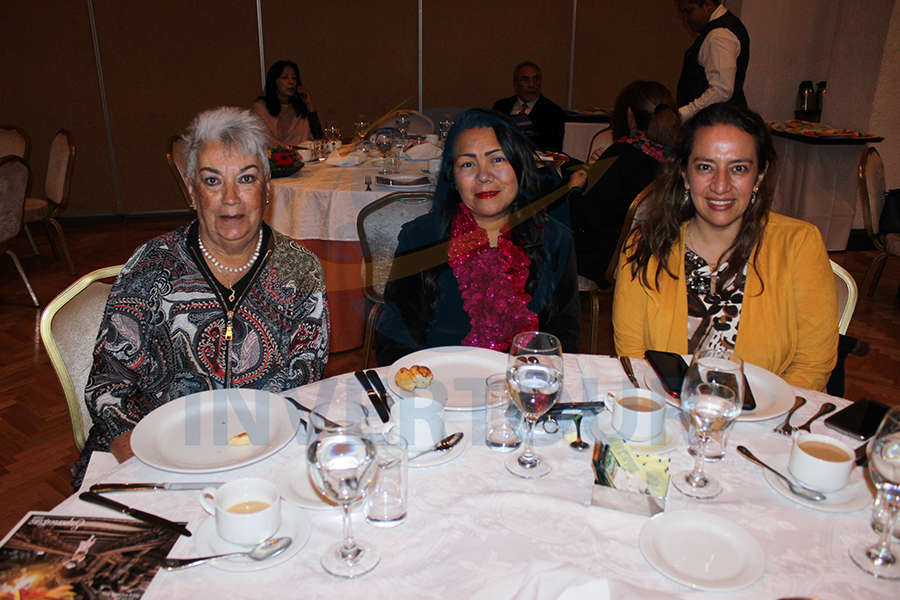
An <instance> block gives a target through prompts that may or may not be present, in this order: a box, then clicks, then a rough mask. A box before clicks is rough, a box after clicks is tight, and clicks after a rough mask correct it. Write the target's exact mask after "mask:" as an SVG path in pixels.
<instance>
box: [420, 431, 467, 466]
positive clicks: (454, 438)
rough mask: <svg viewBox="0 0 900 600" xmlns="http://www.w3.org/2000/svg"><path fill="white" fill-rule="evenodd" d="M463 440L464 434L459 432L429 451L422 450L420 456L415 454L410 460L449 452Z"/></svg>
mask: <svg viewBox="0 0 900 600" xmlns="http://www.w3.org/2000/svg"><path fill="white" fill-rule="evenodd" d="M462 438H463V434H462V432H461V431H457V432H456V433H451V434H450V435H448V436H447V437H445V438H444V439H442V440H441V441H439V442H438V443H437V444H435V445H434V446H432V447H431V448H428V449H427V450H422V451H421V452H419V453H418V454H413V455H412V456H410V457H409V460H415V459H417V458H419V457H420V456H422V455H424V454H428V453H429V452H443V451H445V450H449V449H450V448H452V447H453V446H455V445H457V444H458V443H459V441H460V440H461V439H462Z"/></svg>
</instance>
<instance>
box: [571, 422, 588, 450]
mask: <svg viewBox="0 0 900 600" xmlns="http://www.w3.org/2000/svg"><path fill="white" fill-rule="evenodd" d="M583 418H584V415H575V416H574V417H572V420H573V421H575V441H574V442H572V443H570V444H569V446H571V447H572V448H575V449H576V450H578V451H579V452H582V451H583V450H587V449H588V448H590V446H589V445H588V443H587V442H585V441H584V440H583V439H581V419H583Z"/></svg>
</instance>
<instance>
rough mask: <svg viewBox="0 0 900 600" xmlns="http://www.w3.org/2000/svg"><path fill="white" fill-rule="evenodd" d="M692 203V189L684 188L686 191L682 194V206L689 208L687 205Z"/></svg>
mask: <svg viewBox="0 0 900 600" xmlns="http://www.w3.org/2000/svg"><path fill="white" fill-rule="evenodd" d="M690 203H691V190H689V189H687V188H684V192H682V194H681V208H687V205H688V204H690Z"/></svg>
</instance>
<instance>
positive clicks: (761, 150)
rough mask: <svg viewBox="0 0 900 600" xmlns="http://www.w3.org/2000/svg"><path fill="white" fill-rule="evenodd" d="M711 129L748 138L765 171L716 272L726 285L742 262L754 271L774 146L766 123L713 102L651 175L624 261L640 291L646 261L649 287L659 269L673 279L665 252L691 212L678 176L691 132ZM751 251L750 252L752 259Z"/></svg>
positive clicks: (767, 201)
mask: <svg viewBox="0 0 900 600" xmlns="http://www.w3.org/2000/svg"><path fill="white" fill-rule="evenodd" d="M714 125H732V126H734V127H737V128H738V129H740V130H741V131H743V132H745V133H747V134H749V135H750V136H751V137H753V141H754V144H755V146H756V164H757V166H758V168H759V172H760V173H763V172H765V173H767V176H766V177H764V178H763V180H762V183H760V184H759V192H758V194H757V197H756V201H755V202H752V203H751V204H750V206H748V207H747V210H746V212H744V216H743V218H742V220H741V227H740V230H739V231H738V234H737V237H736V238H735V240H734V242H733V243H732V244H731V246H729V247H728V249H727V250H726V251H725V252H726V253H728V252H729V251H730V252H731V255H730V257H729V259H728V268H727V269H726V270H725V272H724V273H723V274H722V280H723V281H728V280H729V279H731V277H732V276H733V275H735V274H736V273H738V272H740V271H742V270H743V268H744V265H745V264H747V262H748V261H751V262H752V264H753V268H754V269H756V254H755V253H753V248H754V247H757V248H758V246H759V243H760V241H761V240H762V236H763V231H764V230H765V227H766V222H767V219H768V213H769V209H770V208H771V206H772V194H771V191H770V188H769V184H768V182H770V181H774V179H773V175H774V167H775V148H774V147H773V145H772V136H771V135H770V134H769V128H768V126H767V125H766V122H765V121H763V119H762V117H760V116H759V115H758V114H756V113H755V112H753V111H751V110H749V109H746V108H743V107H740V106H737V105H735V104H731V103H722V104H713V105H711V106H708V107H706V108H704V109H703V110H701V111H700V112H698V113H697V114H696V115H694V118H693V119H691V120H690V121H688V122H687V123H686V124H685V126H684V127H683V128H682V131H681V138H680V139H679V141H678V146H677V147H676V149H675V154H674V155H673V156H671V157H670V158H669V159H668V160H667V161H666V163H665V165H664V166H663V168H662V169H661V170H660V173H659V175H658V176H657V177H656V181H655V182H654V184H653V193H652V194H651V195H650V197H648V198H647V199H646V200H645V202H649V204H648V207H647V209H646V212H645V213H644V214H645V216H644V217H643V218H642V219H641V221H640V224H639V228H638V231H637V232H636V233H635V234H634V235H633V236H632V237H631V239H630V240H629V242H628V245H627V246H626V248H625V254H626V261H627V262H628V263H630V264H631V277H632V278H634V277H637V276H640V278H641V282H642V283H643V285H644V286H645V287H650V276H649V274H648V272H647V271H648V267H649V263H650V258H651V257H654V258H656V260H657V267H656V273H655V274H654V275H653V276H654V278H655V281H654V284H653V287H655V288H657V289H659V277H660V274H661V273H662V272H663V271H665V272H666V273H667V274H668V275H669V276H671V277H672V278H674V279H677V278H678V275H677V274H676V273H673V272H672V271H671V270H669V264H668V263H669V254H670V253H671V251H672V247H673V246H675V245H676V244H677V243H678V240H679V238H680V237H681V225H682V223H684V222H685V221H687V220H688V219H690V218H692V217H693V216H694V215H695V214H696V212H697V211H696V210H695V209H694V204H693V203H692V202H690V201H688V202H684V201H683V197H684V190H685V188H684V180H683V178H682V173H684V172H685V170H686V169H687V167H688V160H689V159H690V156H691V152H692V150H693V147H694V138H695V137H696V135H697V131H699V130H700V129H702V128H704V127H712V126H714ZM751 253H753V258H752V260H751V256H750V255H751ZM758 273H759V271H757V274H758Z"/></svg>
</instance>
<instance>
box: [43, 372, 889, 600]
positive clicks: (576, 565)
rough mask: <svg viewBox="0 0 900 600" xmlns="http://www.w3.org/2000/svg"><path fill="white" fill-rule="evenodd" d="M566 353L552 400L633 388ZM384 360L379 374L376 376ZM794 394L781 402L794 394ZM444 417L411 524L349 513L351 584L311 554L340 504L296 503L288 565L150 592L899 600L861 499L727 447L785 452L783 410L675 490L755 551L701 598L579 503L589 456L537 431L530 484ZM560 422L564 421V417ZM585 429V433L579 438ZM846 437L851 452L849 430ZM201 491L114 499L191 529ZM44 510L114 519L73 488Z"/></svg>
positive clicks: (586, 485) (298, 457) (314, 394)
mask: <svg viewBox="0 0 900 600" xmlns="http://www.w3.org/2000/svg"><path fill="white" fill-rule="evenodd" d="M564 359H565V369H564V370H565V392H564V395H563V397H562V398H561V401H574V402H577V401H582V400H595V399H598V398H599V397H601V396H603V395H605V393H606V392H607V391H616V390H620V389H623V388H625V387H628V385H629V384H628V383H627V380H626V377H625V374H624V373H623V372H622V369H621V367H620V366H619V363H618V361H617V360H615V359H614V358H611V357H603V356H596V355H565V357H564ZM388 369H389V368H381V369H379V373H381V375H382V377H385V375H386V374H387V373H388ZM635 370H636V371H637V377H638V379H639V380H642V381H643V380H645V378H646V377H647V374H648V370H649V367H648V366H647V365H646V364H645V363H644V362H643V361H635ZM791 391H792V392H796V393H802V394H803V395H804V396H805V397H806V398H807V400H808V402H807V404H806V405H805V406H804V407H803V408H801V409H800V410H799V411H798V413H797V414H795V415H794V423H799V422H801V419H804V420H805V419H806V418H807V417H809V416H810V415H812V413H814V412H815V410H816V409H817V408H818V406H819V405H820V404H821V403H822V402H824V401H826V400H831V401H833V402H835V403H837V404H838V405H839V406H843V405H846V404H847V401H846V400H844V399H839V398H832V397H829V396H827V395H825V394H822V393H819V392H814V391H810V390H802V389H800V388H796V389H792V390H791ZM288 395H289V396H291V397H293V398H294V399H296V400H298V401H300V402H301V403H303V404H304V405H306V406H312V405H314V404H316V403H317V402H334V401H338V402H342V401H349V402H355V401H359V402H363V403H368V400H367V399H366V396H365V394H364V393H363V390H362V388H361V387H360V386H359V384H358V383H357V381H356V380H355V379H354V378H353V376H352V374H349V373H348V374H344V375H339V376H336V377H332V378H329V379H325V380H323V381H320V382H318V383H315V384H312V385H308V386H304V387H301V388H297V389H294V390H291V391H290V392H288ZM792 400H793V398H792V397H791V398H789V399H788V403H792ZM782 401H783V399H782ZM668 410H669V413H670V414H669V418H670V419H677V413H676V411H675V409H674V408H672V407H669V409H668ZM446 415H447V422H448V424H449V425H450V426H454V427H458V428H459V429H460V430H462V431H464V432H465V434H466V437H465V438H464V442H463V444H465V447H464V451H463V452H462V453H461V455H459V456H458V457H457V458H455V459H454V460H451V461H448V462H446V463H444V464H442V465H439V466H432V467H429V468H416V469H410V473H409V512H408V517H407V520H406V522H405V523H403V524H402V525H400V526H397V527H394V528H388V529H383V528H375V527H372V526H370V525H368V524H366V523H365V522H364V521H363V519H362V517H361V515H360V513H358V512H357V513H354V516H353V531H354V535H356V536H357V537H359V538H364V539H365V540H367V541H368V542H370V543H371V544H372V545H373V546H374V547H375V548H376V549H377V551H378V552H379V553H380V554H381V563H380V564H379V565H378V566H377V567H376V568H375V570H374V571H372V572H370V573H368V574H366V575H364V576H362V577H360V578H359V579H355V580H341V579H337V578H335V577H332V576H330V575H328V574H326V573H325V572H323V570H322V568H321V567H320V565H319V558H320V557H321V556H322V554H323V553H324V552H325V549H326V547H328V546H329V545H331V544H333V543H334V542H336V541H337V540H338V539H340V536H341V519H340V515H339V511H338V509H337V508H333V509H330V510H316V511H312V510H305V511H304V512H305V513H306V515H307V516H308V517H309V519H310V520H311V522H312V533H311V536H310V538H309V540H308V542H307V543H306V545H305V546H304V547H303V548H302V549H301V550H300V552H299V553H298V554H297V555H296V556H294V557H292V558H291V559H290V560H288V561H286V562H285V563H284V564H281V565H278V566H273V567H271V568H269V569H266V570H263V571H258V572H255V573H232V572H225V571H222V570H219V569H217V568H216V567H215V566H212V565H204V566H200V567H197V568H194V569H191V570H187V571H180V572H164V571H160V572H159V573H158V574H157V575H156V576H155V578H154V579H153V581H152V582H151V584H150V586H149V588H148V590H147V592H146V597H147V598H170V597H179V598H186V597H190V598H193V599H195V600H201V599H205V598H215V599H219V598H222V597H225V596H227V597H242V598H262V597H281V596H291V597H304V598H331V597H338V596H339V597H343V598H367V599H374V598H477V597H481V598H512V597H525V598H547V597H558V595H559V594H561V593H562V592H563V591H565V590H568V591H569V592H571V593H572V594H573V595H571V596H569V597H573V598H581V597H585V595H584V592H586V591H588V590H590V592H591V593H590V595H589V596H588V597H591V598H595V599H597V598H625V599H632V598H634V599H647V598H694V597H698V598H699V597H706V598H708V597H716V598H748V599H749V598H753V599H758V598H773V599H774V598H781V597H796V596H809V597H817V598H820V599H823V600H826V599H847V598H897V597H898V596H897V594H898V590H900V585H898V583H897V582H890V581H883V580H878V579H875V578H873V577H871V576H869V575H867V574H865V573H863V572H862V571H861V570H859V569H858V568H857V567H856V566H854V565H853V564H852V563H851V561H850V558H849V557H848V554H847V552H848V548H850V547H851V546H853V545H855V544H858V543H861V542H873V541H874V540H875V539H876V536H875V534H874V533H873V531H872V530H871V529H870V527H869V519H870V515H871V502H870V501H866V502H865V503H864V505H863V506H862V507H861V508H859V509H858V510H855V511H854V512H848V513H830V512H822V511H819V510H813V509H810V508H807V507H805V506H802V505H800V504H798V503H796V502H794V501H792V500H789V499H787V498H785V497H784V496H782V495H781V494H779V493H777V492H776V491H775V490H774V489H773V488H772V487H771V486H770V485H769V484H768V483H767V482H766V480H765V478H764V477H763V473H762V471H761V470H760V469H759V468H758V467H757V466H755V465H753V464H751V463H750V462H748V461H747V460H745V459H744V458H743V457H741V456H739V455H738V453H737V452H735V451H734V447H736V446H737V444H744V445H747V446H748V447H750V448H751V449H752V450H753V451H754V452H755V453H756V454H757V455H758V456H760V457H761V458H763V459H764V460H769V461H772V462H773V463H777V462H778V461H779V460H781V461H784V460H786V455H787V453H788V451H789V448H790V444H791V441H790V439H789V438H786V437H784V436H781V435H779V434H776V433H774V432H773V431H772V429H773V427H774V426H775V425H776V424H777V423H779V422H780V418H778V419H775V418H773V419H769V420H765V421H758V422H738V423H736V425H735V427H734V429H733V431H732V432H731V434H730V439H729V443H728V453H727V456H726V458H725V460H724V461H723V462H720V463H711V464H708V465H707V470H708V472H709V473H710V474H711V475H713V476H714V477H716V478H717V479H719V480H720V481H721V482H722V484H723V486H724V492H723V493H722V495H721V496H719V497H718V498H716V499H714V500H710V501H697V500H692V499H689V498H687V497H685V496H683V495H681V494H680V493H679V492H678V491H676V490H674V489H672V487H671V486H670V487H669V493H668V500H667V506H666V512H665V514H666V515H670V514H672V513H676V512H677V511H700V512H701V513H707V514H709V515H717V516H719V517H722V518H724V519H727V520H728V521H729V522H731V523H734V524H736V525H738V526H740V527H742V528H743V529H745V530H746V531H747V532H749V534H750V535H752V536H753V538H755V539H756V541H757V542H758V543H759V544H760V545H761V546H762V549H763V551H764V561H765V565H764V573H763V575H762V576H761V577H760V578H759V579H758V580H756V581H755V582H754V583H752V584H750V585H749V586H748V587H746V588H744V589H740V590H737V591H732V592H727V593H726V592H716V593H715V594H714V595H710V594H709V593H708V592H701V591H697V590H694V589H691V588H689V587H687V586H685V585H682V584H680V583H676V582H675V581H673V580H671V579H669V578H667V577H666V576H664V575H663V574H661V573H660V572H658V571H657V570H656V569H654V568H653V567H651V565H650V564H648V562H647V561H646V560H645V559H644V557H643V556H642V553H641V550H640V549H639V536H640V533H641V529H642V527H644V525H645V524H646V523H647V522H648V518H647V517H644V516H638V515H633V514H628V513H624V512H618V511H614V510H609V509H606V508H601V507H597V506H591V505H589V498H590V496H591V489H592V483H593V474H592V471H591V467H590V464H591V463H590V453H578V452H576V451H574V450H572V449H571V448H570V447H569V444H568V441H566V440H564V439H562V434H561V433H557V434H555V435H548V434H540V435H537V436H536V445H537V449H538V452H539V453H540V454H541V455H542V456H543V457H544V458H545V459H546V460H548V461H549V462H550V463H551V464H552V467H553V471H552V472H551V473H550V475H549V476H548V477H546V478H544V479H540V480H533V481H529V480H524V479H519V478H517V477H514V476H513V475H511V474H510V473H508V472H507V471H506V469H505V468H504V461H505V460H506V458H507V457H508V456H509V455H508V454H504V453H498V452H496V451H493V450H490V449H489V448H487V447H486V446H485V445H484V443H483V439H484V429H483V428H484V423H483V420H484V413H483V411H473V412H454V413H450V412H448V413H446ZM601 415H602V413H601ZM567 425H568V427H569V428H571V422H568V423H567ZM591 428H592V426H591V424H590V423H589V419H585V422H584V430H585V432H586V433H587V432H589V431H590V430H591ZM813 431H814V432H815V431H819V432H830V430H827V429H825V428H824V427H823V426H822V424H821V421H818V422H816V423H815V424H814V425H813ZM830 434H831V435H835V436H837V437H841V436H839V435H838V434H834V433H830ZM587 437H588V440H590V439H591V436H590V434H589V433H587ZM304 438H305V435H304V433H303V430H302V428H300V431H299V433H298V435H297V437H296V438H295V440H294V441H292V442H290V443H289V444H288V445H287V446H286V447H284V448H283V449H282V450H281V451H279V452H278V453H276V454H274V455H272V456H270V457H269V458H266V459H265V460H262V461H260V462H258V463H255V464H252V465H249V466H245V467H242V468H239V469H235V470H231V471H225V472H220V473H209V474H204V475H199V476H198V475H183V474H176V473H170V472H166V471H161V470H158V469H155V468H152V467H149V466H147V465H145V464H144V463H142V462H141V461H140V460H138V459H137V458H132V459H130V460H128V461H126V462H124V463H122V464H120V465H118V466H116V467H115V468H114V469H112V470H111V471H109V472H107V473H102V474H101V475H99V477H97V476H94V477H92V479H91V480H87V481H86V482H85V484H84V485H85V486H88V485H90V484H91V483H92V482H93V481H96V480H97V479H102V480H103V481H121V482H124V481H187V480H193V481H196V480H198V479H200V480H206V481H216V480H231V479H236V478H239V477H246V476H259V477H265V478H269V479H271V480H273V481H276V482H284V481H286V480H289V479H290V478H291V477H292V476H294V475H295V474H296V473H297V472H298V471H299V470H300V469H299V466H298V465H300V464H301V463H302V461H305V460H306V459H305V456H304V444H305V439H304ZM843 441H844V442H845V443H847V444H848V445H851V447H852V446H854V445H855V444H854V442H853V441H851V440H850V439H849V438H843ZM682 442H683V439H682ZM667 456H669V457H671V461H672V470H673V471H675V470H678V469H683V468H688V467H689V466H690V464H691V462H692V459H690V457H689V456H688V454H687V452H686V448H685V446H684V444H683V443H682V444H680V445H679V447H678V448H676V449H674V450H672V451H671V452H670V453H668V454H667ZM199 494H200V492H196V491H195V492H170V491H156V492H129V493H127V494H124V493H119V494H113V495H111V496H112V497H115V498H117V499H119V500H121V501H124V502H127V503H129V504H131V505H132V506H136V507H138V508H141V509H143V510H148V511H151V512H155V513H157V514H161V515H163V516H165V517H167V518H170V519H176V520H184V521H187V522H188V527H189V528H190V529H191V530H192V531H195V532H196V531H197V530H198V528H199V527H200V526H201V524H202V523H203V522H204V521H205V520H206V519H207V518H208V517H207V515H206V514H205V513H204V512H203V510H202V509H201V507H200V503H199ZM52 512H53V513H55V514H57V515H82V516H113V513H110V512H109V511H107V510H104V509H103V508H100V507H96V506H94V505H89V504H86V503H84V502H81V501H80V500H78V499H77V497H76V496H72V497H70V498H68V499H67V500H65V501H63V502H62V503H61V504H59V505H58V506H56V507H55V508H54V509H53V511H52ZM197 538H198V536H196V535H195V536H193V537H192V538H186V537H182V538H180V539H179V541H177V542H176V545H175V547H174V548H173V550H172V551H171V552H170V556H194V555H197V554H198V552H200V548H198V539H197ZM579 594H581V595H579Z"/></svg>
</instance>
